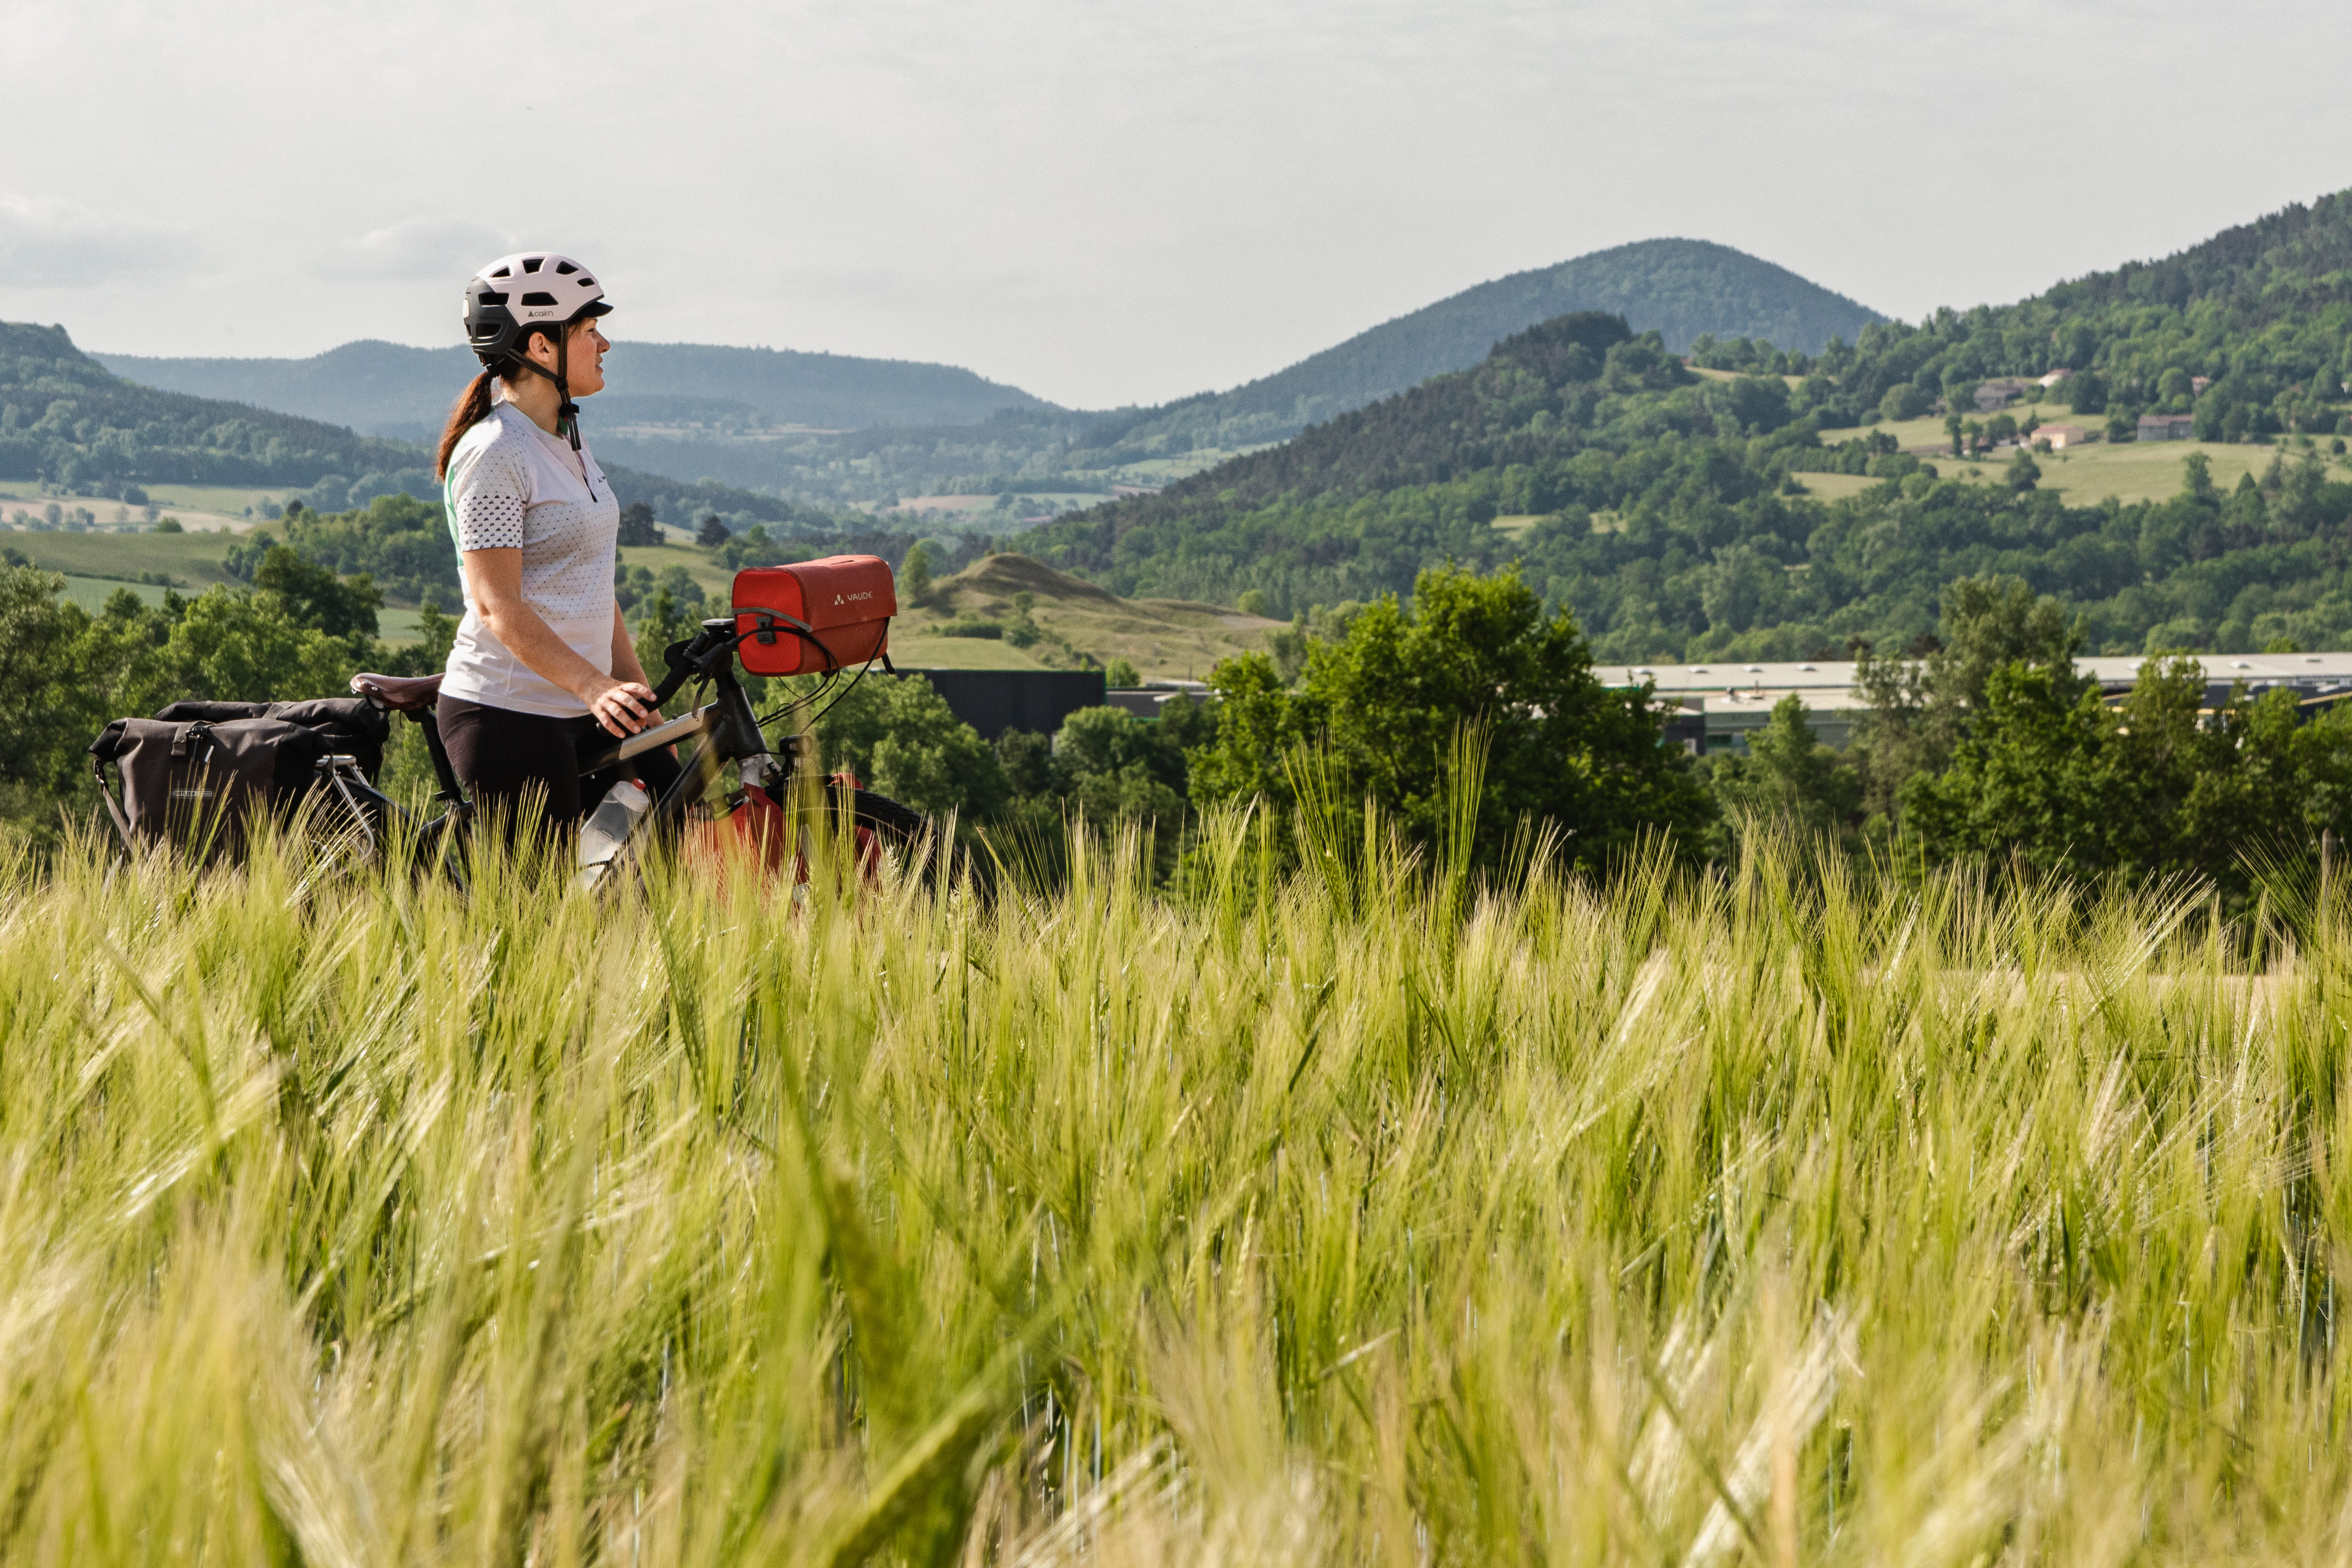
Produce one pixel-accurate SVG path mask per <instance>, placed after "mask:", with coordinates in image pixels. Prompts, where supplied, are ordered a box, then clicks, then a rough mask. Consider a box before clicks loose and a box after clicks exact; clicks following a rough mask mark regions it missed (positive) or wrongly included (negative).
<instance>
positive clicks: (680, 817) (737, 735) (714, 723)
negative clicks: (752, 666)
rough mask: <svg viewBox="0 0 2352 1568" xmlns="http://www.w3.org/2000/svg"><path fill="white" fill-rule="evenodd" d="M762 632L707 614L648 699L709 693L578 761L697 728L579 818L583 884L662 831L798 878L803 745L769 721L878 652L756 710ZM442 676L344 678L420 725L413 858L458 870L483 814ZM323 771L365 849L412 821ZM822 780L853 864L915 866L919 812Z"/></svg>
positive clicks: (615, 869) (922, 823) (602, 765)
mask: <svg viewBox="0 0 2352 1568" xmlns="http://www.w3.org/2000/svg"><path fill="white" fill-rule="evenodd" d="M762 635H772V632H771V631H770V629H769V628H768V627H767V626H766V625H765V624H764V623H763V624H761V626H759V627H757V628H753V629H746V628H742V627H739V625H738V622H736V620H734V619H732V618H730V619H724V620H713V621H705V622H702V627H701V630H700V631H699V632H697V633H696V634H695V635H694V636H693V637H690V638H688V639H687V640H685V641H683V642H679V643H672V644H670V646H669V647H668V649H667V650H666V651H665V653H664V655H663V657H664V660H665V662H666V663H667V664H668V666H669V673H668V674H667V675H666V676H665V677H663V680H662V683H661V685H658V686H656V688H654V706H656V708H658V707H662V706H667V704H668V703H669V702H670V701H671V700H672V699H673V698H675V697H676V696H677V694H678V693H679V692H680V691H681V690H683V689H685V688H686V686H687V685H688V683H689V682H691V683H692V684H693V685H694V686H695V688H696V689H695V697H696V700H697V702H698V703H699V698H700V697H701V695H702V691H703V688H705V687H709V688H710V689H711V691H712V697H711V700H710V701H709V703H707V704H700V705H699V706H695V707H694V708H693V710H692V711H691V712H688V713H687V714H684V715H682V716H679V717H677V718H673V719H669V720H667V721H665V722H662V723H659V724H656V725H651V726H648V727H646V728H645V729H643V730H640V731H638V732H637V733H636V734H635V735H633V736H630V737H626V738H625V739H622V740H620V741H617V742H615V743H614V745H612V746H610V747H606V748H604V750H603V751H600V752H598V753H597V754H596V755H595V756H593V757H591V758H588V759H587V760H586V761H585V762H584V763H583V765H582V767H581V770H580V772H581V777H582V778H583V779H595V778H596V777H598V776H599V775H605V774H610V773H611V772H613V771H614V769H615V768H619V767H620V766H621V765H622V764H624V763H626V762H628V761H630V760H631V759H633V758H637V757H641V756H643V755H645V754H646V752H649V751H652V750H655V749H656V748H657V747H665V746H669V745H673V744H676V743H678V742H681V741H688V740H692V739H694V738H695V737H701V741H700V744H699V745H698V746H696V747H695V748H694V751H693V753H692V755H691V757H690V758H687V759H686V760H685V762H684V765H683V766H681V767H680V768H679V769H678V774H677V779H675V780H673V781H672V782H671V784H670V785H669V786H668V788H667V789H665V790H664V791H663V792H662V795H661V797H660V799H659V800H655V799H654V798H652V797H651V796H650V795H648V794H647V793H646V790H645V789H644V788H643V787H642V786H641V785H639V784H637V783H636V782H635V780H633V779H619V780H616V781H614V782H613V783H612V784H611V786H610V787H609V788H608V789H605V790H604V799H603V800H601V801H600V802H599V803H598V804H597V806H596V807H595V808H594V809H593V810H592V811H591V812H590V813H589V815H588V818H587V820H586V821H584V822H583V824H582V827H581V830H580V880H581V883H582V885H583V887H587V888H591V889H593V888H596V887H599V886H602V885H604V884H605V883H608V882H610V881H611V880H613V878H614V875H615V873H619V872H621V871H622V870H624V869H625V868H626V867H629V866H632V865H634V864H635V863H636V862H639V861H640V860H642V858H643V856H644V854H645V852H646V847H647V846H648V845H649V844H651V843H652V842H653V841H656V839H668V840H670V841H678V842H683V843H684V844H685V845H686V846H687V847H688V849H689V850H700V851H703V852H708V853H711V854H714V855H724V854H725V853H728V852H743V853H748V854H749V855H751V857H753V858H754V859H755V860H756V861H757V862H759V863H760V864H761V866H762V867H764V868H765V869H766V870H768V871H769V872H771V873H781V872H782V870H783V869H784V866H785V865H786V863H787V862H788V861H789V863H791V864H792V865H793V874H794V877H795V880H796V881H806V880H807V878H808V874H809V873H808V856H807V848H808V846H807V844H806V842H805V835H803V834H802V833H798V832H795V831H793V830H792V824H791V821H790V819H789V816H788V805H789V797H790V794H791V791H792V789H793V786H794V783H795V781H796V774H797V771H798V769H799V768H800V767H801V765H802V763H803V761H804V760H805V759H806V758H807V757H808V756H809V755H810V753H811V747H810V745H809V743H808V740H807V737H803V736H782V737H779V738H778V741H777V743H776V745H773V746H772V745H771V744H770V743H769V741H768V739H767V736H766V729H767V727H768V726H769V725H771V724H773V723H777V722H780V721H782V719H783V718H785V717H787V716H791V715H793V714H794V713H796V712H800V711H803V710H804V709H806V708H808V707H810V706H813V705H814V704H815V703H816V702H818V701H819V700H821V699H824V697H826V696H827V695H832V697H833V700H834V701H836V702H837V701H839V700H840V698H841V697H843V696H845V695H848V691H849V689H850V688H851V687H855V685H856V683H857V682H858V681H860V680H862V679H864V678H865V675H866V671H867V670H868V669H869V668H871V666H872V664H873V663H874V661H872V660H868V661H867V662H866V664H862V665H860V666H858V667H857V669H856V673H855V674H852V675H851V677H850V682H849V686H847V687H843V688H841V690H840V691H839V692H837V693H835V691H834V686H835V682H836V681H837V679H838V677H839V676H840V675H842V674H845V671H843V670H842V669H841V668H840V667H839V666H838V665H837V664H835V665H832V667H830V668H828V669H827V670H826V671H825V672H824V676H823V678H822V680H821V681H820V683H819V685H817V687H816V688H815V689H814V690H813V691H810V692H808V693H805V694H803V695H802V696H800V697H799V698H797V699H795V700H793V701H792V702H789V703H787V704H785V705H784V706H782V707H780V708H778V709H776V710H774V711H773V712H772V713H770V714H769V715H767V716H765V717H764V718H763V717H762V716H761V715H760V714H759V713H758V712H757V711H756V709H755V708H754V707H753V706H752V703H751V694H750V693H749V692H748V691H747V690H746V689H745V688H744V685H743V683H742V681H741V680H740V678H738V676H737V674H736V672H735V655H736V649H737V646H738V645H739V644H740V643H742V642H744V641H745V640H746V639H747V638H751V637H756V636H762ZM812 641H814V639H812ZM819 645H820V646H822V644H819ZM828 664H831V660H830V658H829V657H828ZM441 679H442V678H441V677H440V676H439V675H419V676H403V675H381V674H357V675H354V676H352V692H353V693H355V694H357V695H360V696H362V697H365V698H366V699H367V700H368V701H369V702H370V703H372V704H373V705H374V706H376V707H378V708H379V709H381V710H383V711H384V712H386V713H401V714H405V715H407V716H408V717H409V718H410V719H411V720H412V721H413V722H415V724H417V725H419V726H420V727H422V728H423V729H424V731H425V748H426V750H427V751H429V752H430V753H431V755H432V758H433V772H434V777H435V779H436V782H437V783H438V785H439V789H437V791H436V796H435V798H436V800H439V801H440V802H441V805H442V807H443V810H442V811H441V814H440V815H438V816H436V817H435V818H433V819H432V820H430V821H426V822H424V823H422V824H420V825H419V826H418V828H417V830H416V841H415V842H416V855H417V860H418V862H419V863H421V864H424V865H425V866H427V867H428V868H430V869H432V870H435V871H436V872H439V873H442V874H445V875H450V876H457V875H458V874H459V863H460V860H461V858H462V851H463V847H464V844H465V842H466V841H467V838H468V837H469V836H470V834H471V832H472V831H473V829H474V825H475V822H476V819H477V814H478V813H477V811H476V809H475V807H474V805H473V803H472V802H471V801H469V800H467V798H466V792H465V789H464V788H463V786H462V785H460V783H459V782H458V779H457V770H456V769H455V768H452V767H451V766H450V763H449V753H448V751H447V748H446V747H444V746H443V744H442V740H441V731H440V726H439V724H438V722H437V720H436V716H435V705H436V702H437V700H438V698H439V696H440V692H441ZM826 706H831V704H830V703H828V704H827V705H826ZM823 711H824V710H823V709H819V710H818V712H819V713H820V714H821V713H822V712H823ZM779 747H781V749H779ZM319 770H320V774H321V776H322V782H324V783H325V784H326V785H327V787H328V788H329V789H331V790H333V791H334V793H335V795H336V796H337V797H338V798H339V799H341V800H342V802H343V803H344V804H345V805H346V806H347V807H348V808H349V809H350V810H351V811H352V813H353V815H354V816H355V817H357V818H358V819H360V820H361V821H362V823H366V824H368V832H369V841H370V843H371V846H372V847H373V845H376V844H380V843H381V841H382V840H383V831H382V825H383V824H386V823H389V822H391V821H406V820H407V819H408V813H407V811H406V810H404V808H403V807H402V806H401V805H400V804H399V803H398V802H397V801H394V800H393V799H392V798H391V797H390V796H388V795H385V794H384V793H383V791H381V790H379V789H376V788H375V787H374V786H373V784H370V783H369V782H368V780H367V779H366V777H365V776H364V774H362V772H361V770H360V768H359V766H358V764H357V763H356V761H354V760H353V759H352V758H345V757H331V758H326V759H325V760H324V761H322V762H320V765H319ZM823 788H824V791H825V798H826V801H827V803H828V805H830V806H831V807H832V809H833V810H834V812H835V814H836V820H839V818H840V817H842V816H845V817H846V818H847V821H848V823H849V826H850V829H851V832H852V835H853V852H854V857H855V862H856V864H857V865H858V866H859V867H860V869H861V871H862V872H863V873H866V874H869V875H870V874H872V873H874V872H875V871H876V869H877V867H878V866H879V864H880V862H881V859H882V857H883V856H884V855H885V854H886V853H896V854H897V855H898V857H899V859H900V860H901V861H902V862H904V863H906V864H908V866H910V867H919V866H920V865H921V864H922V863H923V862H925V861H926V860H927V859H928V856H929V852H930V850H931V848H932V846H933V843H934V841H935V835H934V833H933V831H932V829H931V824H930V822H929V819H928V818H926V817H925V816H923V814H922V813H920V812H919V811H915V810H910V809H909V808H908V807H906V806H903V805H900V804H899V803H898V801H896V800H891V799H889V798H888V797H887V796H885V795H879V794H877V793H875V792H874V791H873V790H871V789H866V788H865V787H864V786H863V785H862V784H861V783H859V782H858V780H857V779H855V778H853V777H851V776H849V775H847V774H838V773H837V774H834V775H832V776H830V777H829V778H827V779H824V781H823Z"/></svg>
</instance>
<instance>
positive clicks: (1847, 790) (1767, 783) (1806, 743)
mask: <svg viewBox="0 0 2352 1568" xmlns="http://www.w3.org/2000/svg"><path fill="white" fill-rule="evenodd" d="M1709 773H1710V781H1711V782H1712V784H1713V785H1714V789H1715V798H1716V802H1717V806H1718V807H1719V808H1720V809H1721V810H1722V812H1723V815H1724V817H1725V819H1726V820H1727V821H1738V820H1739V819H1741V818H1743V817H1745V818H1749V819H1756V820H1766V821H1772V820H1777V821H1788V822H1790V823H1793V824H1794V825H1796V826H1797V827H1799V828H1801V829H1803V830H1804V831H1807V832H1809V833H1812V834H1817V835H1823V836H1827V837H1830V838H1832V839H1836V838H1841V837H1843V836H1844V835H1845V834H1846V833H1847V832H1848V831H1850V830H1851V829H1852V828H1853V827H1854V826H1855V825H1856V822H1857V817H1858V813H1859V811H1860V810H1861V806H1862V776H1861V775H1860V774H1859V773H1858V772H1856V771H1855V770H1854V769H1853V768H1852V767H1849V766H1848V765H1847V764H1846V762H1845V760H1844V759H1843V758H1841V757H1840V756H1839V755H1838V753H1837V751H1836V750H1835V749H1834V748H1833V747H1828V746H1824V745H1822V742H1821V739H1820V737H1818V736H1816V735H1815V734H1814V733H1813V727H1812V726H1811V724H1809V723H1807V722H1806V720H1805V706H1804V704H1803V702H1802V701H1801V700H1800V699H1799V698H1798V697H1797V696H1796V695H1794V694H1793V693H1792V694H1791V695H1788V696H1785V697H1782V698H1781V699H1780V702H1778V703H1777V704H1775V705H1773V708H1772V716H1771V718H1770V719H1769V721H1768V722H1767V723H1766V724H1765V726H1764V727H1763V728H1761V729H1759V730H1756V731H1753V732H1752V733H1751V734H1750V735H1749V736H1748V755H1747V756H1745V757H1740V756H1737V755H1727V756H1722V757H1717V758H1710V759H1709Z"/></svg>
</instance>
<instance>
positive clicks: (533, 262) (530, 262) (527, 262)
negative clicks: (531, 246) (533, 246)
mask: <svg viewBox="0 0 2352 1568" xmlns="http://www.w3.org/2000/svg"><path fill="white" fill-rule="evenodd" d="M546 259H547V257H545V256H524V257H523V258H522V269H523V270H524V271H525V272H537V271H538V270H539V264H540V263H541V262H542V261H545V260H546Z"/></svg>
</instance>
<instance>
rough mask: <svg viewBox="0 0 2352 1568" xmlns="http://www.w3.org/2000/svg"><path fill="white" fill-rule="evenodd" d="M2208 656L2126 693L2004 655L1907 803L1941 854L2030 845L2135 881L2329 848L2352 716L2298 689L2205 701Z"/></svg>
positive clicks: (2160, 668) (2224, 881) (2348, 801)
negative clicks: (2105, 697)
mask: <svg viewBox="0 0 2352 1568" xmlns="http://www.w3.org/2000/svg"><path fill="white" fill-rule="evenodd" d="M2205 697H2206V689H2205V674H2204V670H2203V667H2202V666H2201V665H2200V664H2199V663H2198V662H2197V661H2196V660H2194V659H2190V658H2186V657H2183V658H2174V659H2151V660H2149V661H2148V662H2147V664H2144V665H2142V666H2141V669H2140V673H2139V676H2138V679H2137V681H2136V682H2135V683H2134V685H2133V687H2132V690H2131V692H2130V694H2129V695H2127V696H2126V697H2125V699H2124V700H2123V701H2122V702H2121V703H2120V704H2117V705H2115V706H2110V705H2108V704H2106V703H2105V702H2102V701H2101V700H2100V698H2099V696H2098V694H2097V693H2096V692H2094V691H2075V690H2072V689H2070V688H2069V687H2068V686H2067V685H2063V684H2062V683H2061V682H2059V681H2058V680H2057V679H2056V678H2055V676H2054V674H2053V672H2052V671H2051V670H2049V669H2047V668H2035V667H2033V666H2031V665H2026V664H2007V665H2003V666H2002V667H2001V668H2000V669H1998V670H1996V671H1995V672H1994V673H1993V674H1992V677H1991V679H1990V681H1989V682H1988V683H1987V687H1986V696H1985V706H1984V712H1983V714H1982V716H1981V718H1980V720H1979V724H1978V726H1977V728H1976V731H1975V733H1974V734H1972V735H1971V736H1970V737H1969V738H1968V739H1967V740H1965V741H1963V742H1961V743H1960V745H1959V746H1958V747H1957V748H1956V749H1955V751H1954V754H1953V757H1952V762H1951V766H1950V768H1948V769H1947V770H1946V771H1945V772H1944V773H1942V774H1941V775H1935V776H1931V775H1925V774H1923V775H1920V776H1918V777H1916V778H1915V779H1911V780H1910V781H1909V782H1908V783H1907V784H1906V787H1905V791H1904V794H1905V819H1906V822H1907V823H1908V824H1909V825H1910V826H1911V827H1912V828H1913V829H1914V831H1916V832H1917V834H1918V835H1919V840H1920V842H1921V843H1922V845H1923V846H1924V847H1925V848H1926V849H1927V851H1928V852H1929V853H1930V854H1931V855H1933V856H1935V857H1937V858H1939V859H1953V858H1958V857H1961V856H1969V855H1981V856H2009V855H2015V856H2017V857H2019V858H2020V859H2021V860H2023V861H2024V862H2026V863H2028V864H2030V865H2032V866H2034V867H2036V868H2037V869H2040V870H2042V871H2046V872H2054V873H2065V874H2069V875H2074V876H2084V877H2104V876H2110V875H2112V876H2117V877H2121V878H2123V879H2125V880H2126V881H2131V882H2146V881H2148V880H2150V879H2153V878H2158V877H2164V876H2171V875H2179V874H2184V873H2186V874H2192V875H2199V876H2204V877H2209V878H2211V879H2212V880H2214V881H2215V882H2217V883H2221V885H2222V886H2223V887H2225V888H2227V889H2230V890H2232V891H2234V892H2239V893H2242V892H2243V891H2245V889H2246V887H2247V885H2248V882H2249V877H2248V873H2247V872H2246V869H2245V862H2246V859H2247V857H2248V855H2249V854H2250V853H2252V852H2261V853H2263V854H2266V855H2272V856H2275V855H2277V854H2278V853H2280V852H2285V853H2287V854H2290V855H2295V856H2301V857H2305V858H2313V857H2315V855H2316V852H2317V848H2318V841H2319V838H2320V835H2321V834H2322V833H2323V832H2328V831H2332V832H2335V833H2336V834H2338V835H2341V834H2343V833H2344V832H2345V831H2346V830H2347V827H2352V718H2347V717H2343V716H2327V717H2325V718H2321V719H2318V720H2315V721H2314V722H2312V723H2311V724H2308V725H2299V724H2298V723H2297V722H2296V720H2297V715H2296V712H2295V704H2294V696H2293V695H2292V694H2291V693H2288V692H2285V691H2274V692H2271V693H2267V694H2265V695H2263V696H2262V697H2260V698H2258V699H2251V700H2250V699H2248V698H2247V697H2246V696H2245V695H2243V693H2242V692H2239V693H2233V694H2232V695H2231V699H2230V700H2229V701H2228V702H2227V703H2226V704H2225V705H2224V706H2222V708H2221V711H2220V712H2219V713H2217V714H2213V715H2211V716H2208V715H2206V714H2205V713H2204V712H2203V711H2202V710H2203V708H2204V705H2205Z"/></svg>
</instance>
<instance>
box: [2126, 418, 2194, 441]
mask: <svg viewBox="0 0 2352 1568" xmlns="http://www.w3.org/2000/svg"><path fill="white" fill-rule="evenodd" d="M2196 436H2197V422H2196V421H2195V420H2194V419H2192V418H2191V417H2189V415H2188V414H2185V413H2144V414H2141V415H2140V416H2139V438H2140V439H2141V440H2142V441H2193V440H2195V439H2196Z"/></svg>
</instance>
